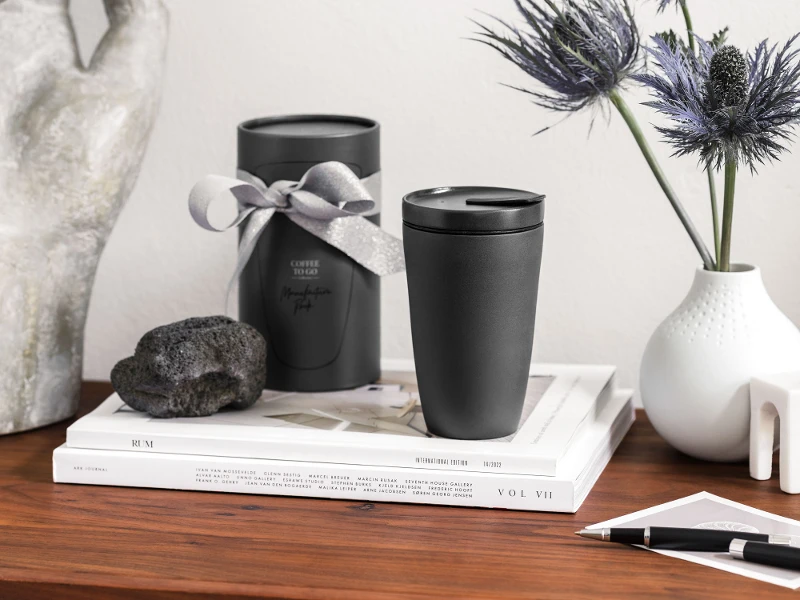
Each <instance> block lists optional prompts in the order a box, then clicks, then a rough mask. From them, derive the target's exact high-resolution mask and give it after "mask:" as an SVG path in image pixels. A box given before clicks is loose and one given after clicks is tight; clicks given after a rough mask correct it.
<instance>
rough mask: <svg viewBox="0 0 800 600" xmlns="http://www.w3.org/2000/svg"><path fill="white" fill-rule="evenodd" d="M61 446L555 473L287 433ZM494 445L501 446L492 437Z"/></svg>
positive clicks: (525, 461)
mask: <svg viewBox="0 0 800 600" xmlns="http://www.w3.org/2000/svg"><path fill="white" fill-rule="evenodd" d="M67 445H68V446H69V447H71V448H87V449H93V450H124V451H130V452H142V453H161V454H188V455H195V456H226V457H230V458H257V459H271V460H290V461H301V462H315V463H316V462H326V463H343V464H352V465H363V466H376V467H397V468H408V469H426V470H430V469H444V470H448V471H478V472H483V473H497V474H507V475H541V476H545V477H553V476H555V474H556V465H557V459H556V458H554V457H547V456H535V455H533V456H525V455H520V454H518V455H504V454H501V453H497V454H491V453H481V454H475V453H469V452H463V451H459V452H441V451H431V450H427V449H424V448H416V449H408V448H390V447H381V446H379V445H376V446H370V447H366V446H351V445H345V444H326V443H318V442H317V443H314V442H301V441H297V440H291V439H287V438H280V439H272V440H247V439H232V438H213V437H207V436H206V437H197V438H194V437H188V436H173V435H165V434H157V433H152V434H147V436H141V435H131V434H126V433H121V432H106V431H98V430H78V431H71V430H69V429H68V430H67ZM498 445H501V446H506V445H508V444H503V443H502V442H498Z"/></svg>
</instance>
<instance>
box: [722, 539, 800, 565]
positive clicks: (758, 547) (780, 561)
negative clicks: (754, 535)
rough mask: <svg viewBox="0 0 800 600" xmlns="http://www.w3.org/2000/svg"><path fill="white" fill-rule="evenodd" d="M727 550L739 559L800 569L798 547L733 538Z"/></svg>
mask: <svg viewBox="0 0 800 600" xmlns="http://www.w3.org/2000/svg"><path fill="white" fill-rule="evenodd" d="M728 550H729V552H730V554H731V556H732V557H734V558H738V559H739V560H744V561H747V562H754V563H758V564H761V565H769V566H770V567H781V568H782V569H791V570H793V571H800V548H787V547H786V546H775V545H772V544H765V543H763V542H753V541H748V540H742V539H735V540H733V541H732V542H731V543H730V546H729V547H728Z"/></svg>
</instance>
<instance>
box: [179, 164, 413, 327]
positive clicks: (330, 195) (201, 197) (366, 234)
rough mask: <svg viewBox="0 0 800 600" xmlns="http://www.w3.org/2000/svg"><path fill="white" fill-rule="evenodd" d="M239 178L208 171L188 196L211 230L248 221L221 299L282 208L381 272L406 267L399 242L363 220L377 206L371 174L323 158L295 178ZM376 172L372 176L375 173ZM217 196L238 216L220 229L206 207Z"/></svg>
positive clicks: (245, 175) (198, 216)
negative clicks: (269, 182)
mask: <svg viewBox="0 0 800 600" xmlns="http://www.w3.org/2000/svg"><path fill="white" fill-rule="evenodd" d="M237 175H238V176H239V179H232V178H230V177H222V176H220V175H207V176H206V177H204V178H203V179H201V180H200V181H198V182H197V184H195V186H194V187H193V188H192V191H191V192H190V194H189V212H190V213H191V215H192V218H193V219H194V220H195V222H196V223H197V224H198V225H200V226H201V227H203V228H204V229H207V230H209V231H216V232H221V231H226V230H228V229H231V228H233V227H238V226H239V225H241V224H242V223H243V222H244V221H245V219H248V217H249V219H248V221H247V223H246V225H245V228H244V231H243V233H242V237H241V240H240V242H239V257H238V260H237V264H236V270H235V271H234V275H233V278H232V279H231V281H230V283H229V284H228V291H227V295H226V300H225V308H226V311H227V307H228V303H229V300H230V294H231V291H232V289H233V286H234V284H235V283H236V281H237V280H238V279H239V276H240V275H241V273H242V271H243V270H244V267H245V265H246V264H247V261H248V260H249V259H250V256H252V254H253V250H255V246H256V244H257V243H258V240H259V238H260V237H261V234H262V233H263V231H264V229H265V228H266V227H267V225H268V224H269V221H270V219H271V218H272V215H274V214H275V213H276V212H282V213H284V214H286V216H287V217H288V218H289V219H290V220H291V221H292V222H293V223H295V224H296V225H298V226H300V227H302V228H303V229H305V230H306V231H308V232H309V233H311V234H313V235H315V236H316V237H318V238H319V239H321V240H323V241H324V242H326V243H328V244H330V245H331V246H333V247H334V248H336V249H338V250H340V251H342V252H344V253H345V254H346V255H347V256H349V257H350V258H351V259H353V260H354V261H356V262H357V263H358V264H360V265H362V266H363V267H365V268H367V269H369V270H370V271H372V272H373V273H375V274H376V275H379V276H384V275H391V274H393V273H399V272H401V271H403V270H404V269H405V261H404V257H403V242H402V241H401V240H399V239H397V238H395V237H394V236H392V235H390V234H388V233H386V232H385V231H384V230H383V229H381V228H380V227H378V226H377V225H375V224H374V223H372V222H371V221H368V220H367V219H365V218H363V215H365V214H367V213H369V212H370V211H372V210H373V209H374V208H375V200H374V199H373V198H372V196H371V195H370V193H369V191H368V190H367V186H368V185H370V182H369V181H368V180H369V179H370V178H367V179H365V180H360V179H359V178H358V177H357V176H356V175H355V173H353V171H351V170H350V168H349V167H347V165H345V164H343V163H340V162H325V163H320V164H318V165H314V166H313V167H311V168H310V169H309V170H308V171H306V173H305V174H304V175H303V177H302V178H301V179H300V181H298V182H292V181H276V182H274V183H273V184H272V185H270V186H267V185H266V184H265V183H264V182H263V181H262V180H261V179H259V178H258V177H256V176H254V175H252V174H251V173H247V172H244V171H239V172H238V173H237ZM377 176H379V173H376V174H375V177H377ZM216 200H227V201H230V200H234V201H235V202H236V204H237V206H238V208H239V214H238V216H237V217H236V219H234V221H233V222H232V223H231V224H230V225H227V226H226V227H224V228H222V229H220V228H217V227H215V226H213V225H212V224H211V223H210V222H209V220H208V208H209V206H210V205H211V203H212V202H214V201H216Z"/></svg>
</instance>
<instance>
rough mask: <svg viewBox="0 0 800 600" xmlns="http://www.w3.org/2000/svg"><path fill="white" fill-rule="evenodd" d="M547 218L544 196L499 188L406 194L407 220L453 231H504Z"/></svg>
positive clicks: (528, 227) (427, 191) (425, 226)
mask: <svg viewBox="0 0 800 600" xmlns="http://www.w3.org/2000/svg"><path fill="white" fill-rule="evenodd" d="M543 221H544V196H543V195H542V194H535V193H533V192H526V191H524V190H515V189H511V188H498V187H478V186H464V187H441V188H432V189H428V190H420V191H417V192H412V193H410V194H407V195H406V196H404V197H403V222H404V223H406V224H408V225H410V226H412V227H419V228H423V229H433V230H437V231H442V232H451V233H472V232H475V233H500V232H511V231H516V230H521V229H530V228H532V227H536V226H538V225H541V223H542V222H543Z"/></svg>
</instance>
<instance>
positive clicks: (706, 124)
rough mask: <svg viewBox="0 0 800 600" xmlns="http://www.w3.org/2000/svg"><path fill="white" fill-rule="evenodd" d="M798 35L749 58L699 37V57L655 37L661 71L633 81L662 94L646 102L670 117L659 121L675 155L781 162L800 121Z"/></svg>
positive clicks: (717, 163) (713, 161)
mask: <svg viewBox="0 0 800 600" xmlns="http://www.w3.org/2000/svg"><path fill="white" fill-rule="evenodd" d="M797 38H798V36H794V37H793V38H792V39H791V40H789V41H788V42H787V43H786V44H785V45H784V46H783V47H782V48H780V49H779V48H778V46H777V45H775V46H771V47H770V46H768V42H767V40H764V41H763V42H761V43H760V44H759V45H758V46H757V47H756V49H755V51H754V52H751V53H749V54H748V56H747V57H746V58H745V57H744V56H743V55H742V54H741V52H739V50H737V49H736V48H734V47H733V46H723V47H722V48H720V49H719V50H715V49H714V47H713V46H712V45H710V44H709V43H707V42H705V41H703V40H701V39H700V38H697V41H698V44H699V56H694V55H687V54H685V53H682V52H680V51H679V50H677V49H672V48H670V46H669V44H667V43H666V42H665V41H664V40H663V39H661V38H658V37H654V38H653V42H654V44H655V47H653V48H650V49H649V52H650V54H651V55H652V57H653V58H654V60H655V63H656V65H657V66H658V69H659V71H660V74H638V75H634V79H636V80H637V81H639V82H641V83H643V84H645V85H646V86H647V87H649V88H650V91H651V93H652V94H653V96H655V98H656V100H654V101H652V102H647V103H646V105H647V106H650V107H652V108H654V109H655V110H656V111H658V112H660V113H662V114H664V115H666V116H667V117H668V118H669V119H670V120H671V122H672V123H671V125H670V126H667V127H657V129H658V131H659V132H660V133H661V134H662V135H663V136H664V137H665V139H666V141H667V142H668V143H670V144H671V145H672V146H673V147H674V148H675V154H676V155H686V154H692V153H696V154H699V155H700V157H701V161H702V163H703V164H704V165H710V166H713V167H715V168H717V169H719V168H720V167H721V166H722V164H723V163H725V162H729V161H732V162H734V163H736V164H747V165H748V166H749V167H750V170H751V171H753V172H754V171H755V170H756V166H757V165H759V164H763V163H764V162H765V161H768V160H769V161H772V160H778V159H779V155H780V153H781V152H783V151H784V150H786V147H785V146H784V143H785V142H786V141H788V140H789V139H791V138H792V135H793V129H794V127H796V126H797V124H798V123H800V60H798V56H799V55H800V50H798V49H796V48H794V42H795V41H796V40H797Z"/></svg>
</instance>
